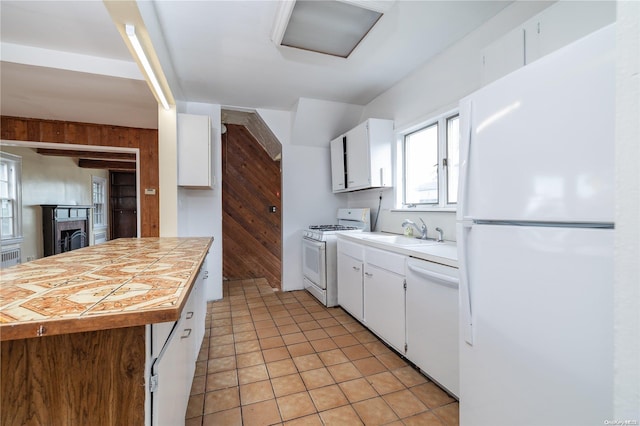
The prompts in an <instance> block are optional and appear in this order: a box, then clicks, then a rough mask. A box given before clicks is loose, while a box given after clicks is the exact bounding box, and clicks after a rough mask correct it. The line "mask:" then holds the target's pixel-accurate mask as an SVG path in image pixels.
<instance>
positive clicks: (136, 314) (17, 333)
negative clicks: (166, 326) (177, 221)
mask: <svg viewBox="0 0 640 426" xmlns="http://www.w3.org/2000/svg"><path fill="white" fill-rule="evenodd" d="M212 243H213V238H209V242H208V244H207V245H206V248H204V249H203V250H202V254H201V256H200V258H199V259H198V261H197V262H196V263H197V267H196V268H194V272H195V273H193V274H191V276H190V277H189V278H188V280H187V281H186V282H185V284H184V286H182V288H183V290H182V291H181V293H180V296H179V297H178V299H177V301H176V304H175V305H174V306H170V307H166V308H164V307H161V308H155V309H153V310H148V311H124V312H123V311H120V312H112V313H105V314H95V315H91V316H86V317H75V318H53V319H49V320H35V321H24V322H13V323H2V324H0V342H4V341H10V340H19V339H29V338H40V337H47V336H55V335H61V334H73V333H81V332H90V331H102V330H110V329H115V328H126V327H136V326H141V325H147V324H155V323H161V322H168V321H177V320H178V319H179V318H180V314H181V312H182V310H183V309H184V306H185V304H186V301H187V299H188V298H189V295H190V294H191V290H192V289H193V284H194V282H195V280H196V278H197V277H198V274H197V272H198V271H199V270H200V268H201V267H202V265H203V263H204V260H205V259H206V256H207V254H208V253H209V250H210V248H211V244H212Z"/></svg>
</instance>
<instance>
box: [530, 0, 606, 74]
mask: <svg viewBox="0 0 640 426" xmlns="http://www.w3.org/2000/svg"><path fill="white" fill-rule="evenodd" d="M615 21H616V5H615V2H599V1H594V2H571V1H569V2H557V3H555V4H554V5H553V6H550V7H548V8H547V9H545V10H543V11H542V12H540V13H539V14H538V15H536V16H535V17H534V18H532V19H530V20H529V21H527V22H526V23H525V24H524V27H525V29H526V32H527V39H526V54H527V64H530V63H531V62H533V61H535V60H536V59H539V58H541V57H543V56H544V55H547V54H549V53H551V52H553V51H555V50H558V49H560V48H561V47H563V46H566V45H568V44H569V43H572V42H574V41H576V40H578V39H579V38H582V37H584V36H586V35H587V34H590V33H592V32H593V31H596V30H598V29H600V28H602V27H604V26H605V25H608V24H611V23H613V22H615Z"/></svg>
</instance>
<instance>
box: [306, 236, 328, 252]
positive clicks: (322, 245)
mask: <svg viewBox="0 0 640 426" xmlns="http://www.w3.org/2000/svg"><path fill="white" fill-rule="evenodd" d="M302 242H303V243H304V244H308V245H310V246H313V247H317V248H319V249H320V250H324V249H325V242H324V241H318V240H312V239H310V238H307V237H304V238H303V239H302Z"/></svg>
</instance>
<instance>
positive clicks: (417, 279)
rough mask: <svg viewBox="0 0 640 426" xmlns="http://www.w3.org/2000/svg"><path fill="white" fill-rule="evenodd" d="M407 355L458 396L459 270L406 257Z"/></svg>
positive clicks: (426, 372)
mask: <svg viewBox="0 0 640 426" xmlns="http://www.w3.org/2000/svg"><path fill="white" fill-rule="evenodd" d="M406 306H407V354H406V356H407V358H408V359H409V360H411V361H412V362H413V363H414V364H416V365H417V366H418V367H420V369H421V370H422V371H423V372H424V373H425V374H427V375H428V376H429V377H431V378H432V379H433V380H434V381H435V382H437V383H438V384H440V385H441V386H442V387H444V388H445V389H447V390H448V391H449V392H450V393H451V394H453V395H454V396H456V397H457V396H458V395H459V389H460V383H459V382H460V380H459V372H458V369H459V356H458V335H459V331H458V269H457V268H452V267H450V266H445V265H441V264H439V263H433V262H427V261H425V260H421V259H414V258H409V259H408V260H407V294H406Z"/></svg>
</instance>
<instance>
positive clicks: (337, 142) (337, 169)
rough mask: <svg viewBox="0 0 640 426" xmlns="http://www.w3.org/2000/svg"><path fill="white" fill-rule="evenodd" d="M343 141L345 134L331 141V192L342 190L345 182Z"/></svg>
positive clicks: (344, 140)
mask: <svg viewBox="0 0 640 426" xmlns="http://www.w3.org/2000/svg"><path fill="white" fill-rule="evenodd" d="M345 142H346V137H345V136H339V137H337V138H335V139H334V140H332V141H331V183H332V188H331V189H332V190H333V192H342V191H344V190H345V188H346V184H347V177H346V175H345V171H346V168H345V158H346V157H345V154H346V153H345Z"/></svg>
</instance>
